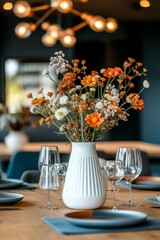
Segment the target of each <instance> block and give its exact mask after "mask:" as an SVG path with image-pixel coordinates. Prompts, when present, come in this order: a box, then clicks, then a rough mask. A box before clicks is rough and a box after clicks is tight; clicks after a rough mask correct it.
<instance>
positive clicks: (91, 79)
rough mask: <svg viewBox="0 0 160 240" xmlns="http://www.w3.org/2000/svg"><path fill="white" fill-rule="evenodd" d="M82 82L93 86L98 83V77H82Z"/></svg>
mask: <svg viewBox="0 0 160 240" xmlns="http://www.w3.org/2000/svg"><path fill="white" fill-rule="evenodd" d="M81 83H82V85H83V86H85V87H93V86H95V85H96V83H97V78H95V77H94V76H91V75H87V76H85V77H84V78H83V79H82V81H81Z"/></svg>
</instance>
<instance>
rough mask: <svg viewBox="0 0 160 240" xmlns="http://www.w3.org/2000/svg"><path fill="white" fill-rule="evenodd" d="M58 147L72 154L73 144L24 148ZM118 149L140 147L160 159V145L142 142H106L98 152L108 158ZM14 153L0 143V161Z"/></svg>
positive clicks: (28, 149) (35, 143)
mask: <svg viewBox="0 0 160 240" xmlns="http://www.w3.org/2000/svg"><path fill="white" fill-rule="evenodd" d="M45 145H57V146H58V147H59V151H60V152H70V150H71V144H70V143H68V142H29V143H27V144H25V145H24V146H23V147H22V150H26V151H39V150H40V148H41V146H45ZM118 147H139V148H140V149H141V150H143V151H145V152H146V153H147V154H148V156H149V157H160V145H159V144H152V143H147V142H141V141H106V142H97V143H96V148H97V150H102V151H104V152H106V154H107V155H108V156H111V157H112V156H114V155H115V153H116V150H117V148H118ZM11 155H12V153H11V152H10V151H9V149H8V148H7V147H6V145H5V144H4V143H0V159H3V160H5V159H6V160H8V159H10V157H11Z"/></svg>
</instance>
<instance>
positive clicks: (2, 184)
mask: <svg viewBox="0 0 160 240" xmlns="http://www.w3.org/2000/svg"><path fill="white" fill-rule="evenodd" d="M22 183H23V181H22V180H19V179H0V190H1V189H12V188H17V187H19V186H21V185H22Z"/></svg>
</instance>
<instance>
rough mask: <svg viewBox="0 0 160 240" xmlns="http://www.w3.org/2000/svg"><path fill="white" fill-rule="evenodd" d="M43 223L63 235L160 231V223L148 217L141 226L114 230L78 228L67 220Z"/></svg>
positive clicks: (48, 219)
mask: <svg viewBox="0 0 160 240" xmlns="http://www.w3.org/2000/svg"><path fill="white" fill-rule="evenodd" d="M41 220H42V221H43V222H45V223H46V224H48V225H49V226H50V227H51V228H54V229H55V230H56V231H57V232H59V233H61V234H66V235H67V234H87V233H110V232H128V231H145V230H160V221H157V220H155V219H154V218H151V217H148V218H147V220H146V221H145V222H143V223H141V224H138V225H134V226H130V227H120V228H118V227H114V228H106V227H105V228H95V227H94V228H92V227H82V226H77V225H74V224H72V223H70V222H69V221H67V220H66V219H65V218H50V217H43V218H41Z"/></svg>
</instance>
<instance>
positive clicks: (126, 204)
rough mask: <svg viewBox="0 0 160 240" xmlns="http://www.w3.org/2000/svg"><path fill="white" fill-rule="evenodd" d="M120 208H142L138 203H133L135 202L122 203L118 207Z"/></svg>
mask: <svg viewBox="0 0 160 240" xmlns="http://www.w3.org/2000/svg"><path fill="white" fill-rule="evenodd" d="M119 206H120V207H142V205H141V204H139V203H135V202H131V203H122V204H120V205H119Z"/></svg>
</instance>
